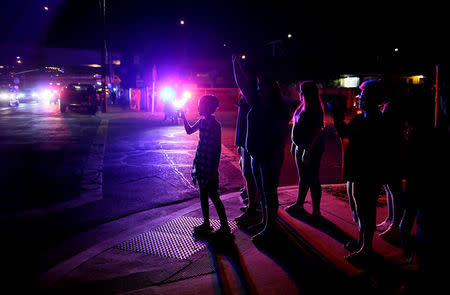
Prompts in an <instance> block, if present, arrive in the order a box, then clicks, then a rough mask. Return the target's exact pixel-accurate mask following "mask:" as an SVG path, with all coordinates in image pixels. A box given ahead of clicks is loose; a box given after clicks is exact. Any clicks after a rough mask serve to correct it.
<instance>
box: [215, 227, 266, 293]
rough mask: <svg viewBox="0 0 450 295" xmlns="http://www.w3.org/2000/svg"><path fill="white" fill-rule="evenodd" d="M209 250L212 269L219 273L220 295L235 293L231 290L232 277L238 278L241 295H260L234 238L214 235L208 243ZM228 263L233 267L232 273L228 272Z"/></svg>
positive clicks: (218, 285)
mask: <svg viewBox="0 0 450 295" xmlns="http://www.w3.org/2000/svg"><path fill="white" fill-rule="evenodd" d="M208 250H209V252H210V258H211V264H212V268H213V269H215V270H216V271H217V283H218V284H217V287H218V288H220V290H217V291H218V294H233V293H235V292H233V290H232V289H230V288H231V284H230V282H231V281H232V276H234V277H235V278H236V282H237V285H238V288H239V291H240V292H239V294H257V293H258V292H257V289H256V285H255V283H254V281H253V278H252V277H251V275H250V272H249V270H248V267H247V265H246V263H245V261H244V259H243V256H242V253H241V251H240V250H239V247H238V246H237V245H236V243H235V241H234V236H232V235H230V236H225V237H223V236H217V235H212V236H211V238H210V239H209V241H208ZM227 261H228V262H229V264H230V265H231V267H232V270H233V272H232V273H230V271H227V267H226V264H227V263H226V262H227Z"/></svg>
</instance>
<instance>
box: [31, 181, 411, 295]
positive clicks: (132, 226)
mask: <svg viewBox="0 0 450 295" xmlns="http://www.w3.org/2000/svg"><path fill="white" fill-rule="evenodd" d="M322 187H323V195H322V205H321V207H322V218H320V219H317V218H316V219H315V218H311V217H308V216H302V217H299V216H291V215H289V214H288V213H286V211H285V208H286V207H287V206H288V205H290V204H292V203H293V202H295V200H296V197H297V187H282V188H279V199H280V210H279V216H278V220H277V221H278V224H279V227H280V230H279V234H277V236H276V242H274V243H273V244H272V243H271V244H269V245H263V246H261V245H259V246H258V247H256V246H255V245H254V244H253V243H252V241H251V235H250V234H249V233H247V232H245V231H243V230H241V229H238V228H237V227H236V226H235V223H234V221H233V220H234V218H235V217H237V216H239V215H240V214H241V211H240V210H239V208H240V207H241V206H242V202H241V198H240V196H239V193H237V192H235V193H230V194H227V195H224V196H222V200H223V202H224V205H225V207H226V210H227V214H228V219H229V222H230V225H231V227H232V228H233V229H234V231H233V233H234V236H235V239H234V241H228V242H221V243H220V244H214V243H212V244H206V243H202V242H198V241H194V239H193V238H192V234H191V230H192V226H194V225H196V224H199V223H201V216H202V215H201V210H200V202H199V200H197V199H196V200H192V202H189V203H187V204H177V205H173V206H170V207H167V208H162V209H160V210H161V211H160V212H158V213H155V212H143V213H140V214H137V215H134V216H129V217H127V220H122V221H117V222H115V223H111V224H107V225H104V226H102V227H103V228H102V229H97V231H99V232H101V233H97V234H95V233H92V234H91V235H89V233H84V234H82V235H80V236H79V237H76V238H75V239H74V240H72V241H71V243H76V242H77V241H76V239H83V238H86V237H91V238H92V236H97V237H98V236H99V235H101V234H103V235H105V233H107V232H108V231H110V230H111V228H113V227H115V230H114V232H116V233H117V230H116V229H117V227H118V226H120V227H122V230H121V231H120V234H116V235H115V236H110V237H108V238H105V239H103V240H99V241H98V243H96V244H95V246H93V247H90V248H88V249H85V251H83V252H81V253H78V254H77V255H75V256H73V257H72V258H70V259H67V260H66V261H65V262H63V263H60V264H59V265H57V266H55V267H53V268H52V269H50V270H49V271H48V272H46V273H45V274H43V275H41V276H40V277H39V279H38V280H37V282H36V284H35V287H36V289H37V290H39V291H40V292H41V293H43V294H310V293H315V294H317V293H319V294H321V291H323V292H325V291H331V290H333V291H339V290H340V291H345V292H348V293H352V292H353V291H354V292H360V291H361V290H364V291H367V290H369V291H371V292H375V293H377V294H379V293H381V294H384V293H390V294H403V292H404V290H405V285H407V283H408V282H409V281H410V280H413V279H414V276H415V273H416V265H415V264H407V263H405V262H406V261H405V259H404V258H403V256H402V251H401V249H400V248H399V246H398V245H397V246H396V245H394V244H391V243H388V242H386V241H384V240H382V239H380V238H379V237H378V233H376V234H375V239H374V247H375V252H376V263H374V264H371V265H363V266H354V265H351V264H350V263H349V262H347V261H346V260H345V259H344V256H345V255H347V254H348V252H347V251H346V250H345V249H344V247H343V245H344V244H345V243H346V242H348V241H349V240H351V239H356V238H357V228H356V225H355V224H354V223H353V221H352V217H351V213H350V209H349V207H348V204H347V200H346V198H345V185H323V186H322ZM307 201H308V202H307V203H306V205H305V208H306V210H307V211H308V212H311V206H310V197H309V196H308V197H307ZM210 208H211V210H210V213H211V219H213V226H214V227H215V228H217V227H218V226H219V225H218V220H217V219H218V218H217V215H216V212H215V210H214V208H213V207H212V206H211V207H210ZM385 215H386V206H385V205H384V202H383V199H381V200H380V201H379V206H378V214H377V216H378V218H377V219H378V221H381V220H382V219H383V218H384V217H385ZM111 232H112V230H111ZM105 236H107V235H105ZM66 246H67V247H69V246H70V245H66Z"/></svg>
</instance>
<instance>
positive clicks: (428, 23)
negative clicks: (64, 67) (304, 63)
mask: <svg viewBox="0 0 450 295" xmlns="http://www.w3.org/2000/svg"><path fill="white" fill-rule="evenodd" d="M2 2H5V5H2V6H3V7H5V9H3V7H2V12H1V14H2V15H1V25H2V28H5V34H4V35H3V36H2V38H1V42H2V43H21V44H23V43H25V44H30V46H33V45H40V46H42V45H43V46H49V47H69V48H92V49H96V48H100V46H101V40H102V26H101V24H102V18H101V10H100V7H99V1H98V0H59V1H58V0H46V1H44V0H36V1H35V0H33V1H32V0H16V1H2ZM335 2H341V1H335ZM344 2H345V4H344ZM393 3H395V6H394V4H393ZM106 5H107V31H108V40H109V48H110V49H111V50H117V51H120V52H133V53H139V54H147V55H150V56H156V57H157V56H163V55H165V56H167V55H172V56H174V55H176V54H179V53H180V48H181V47H183V48H185V50H186V52H187V54H188V55H189V56H191V57H202V56H204V57H213V58H229V57H230V55H231V53H233V52H235V53H246V54H248V55H250V56H251V55H256V54H259V53H260V52H262V51H264V50H266V51H268V50H269V47H268V46H264V44H267V43H268V42H270V41H273V40H283V41H284V42H285V43H284V44H285V47H286V48H287V49H286V51H287V54H290V55H293V56H294V55H295V56H296V57H300V58H301V59H303V60H314V61H316V62H317V63H327V64H330V65H343V64H355V65H356V64H360V63H361V61H370V60H375V59H376V58H377V57H379V56H385V57H390V56H393V55H396V54H397V55H402V56H403V57H407V58H408V59H410V60H414V61H417V62H418V63H420V62H421V61H426V62H431V63H433V62H437V61H439V60H440V59H442V58H445V57H446V53H447V52H448V49H449V46H448V44H447V43H448V42H446V38H447V35H448V33H447V31H448V27H449V25H448V24H447V23H446V17H447V16H446V13H445V11H446V9H444V8H443V7H442V4H441V5H435V4H434V3H432V2H430V1H427V2H426V3H417V2H411V1H408V2H406V1H405V2H400V3H399V1H389V2H380V1H378V2H373V3H369V4H367V3H366V4H358V5H356V4H350V3H348V2H347V1H342V3H334V4H329V3H326V2H323V1H309V2H308V1H285V0H277V1H235V0H230V1H220V2H219V1H138V0H127V1H119V0H107V1H106ZM44 6H47V7H49V10H44V9H43V7H44ZM181 19H183V20H185V22H186V24H185V25H184V26H181V25H180V24H179V21H180V20H181ZM288 33H291V34H292V36H293V38H292V39H290V40H288V39H287V34H288ZM224 44H225V45H226V46H224ZM395 48H398V50H399V51H398V52H395V51H394V49H395Z"/></svg>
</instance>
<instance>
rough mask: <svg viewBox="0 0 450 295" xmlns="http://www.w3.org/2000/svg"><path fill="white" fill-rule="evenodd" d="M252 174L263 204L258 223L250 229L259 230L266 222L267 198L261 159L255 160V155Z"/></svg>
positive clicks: (252, 161) (252, 159)
mask: <svg viewBox="0 0 450 295" xmlns="http://www.w3.org/2000/svg"><path fill="white" fill-rule="evenodd" d="M250 161H251V168H252V175H253V179H254V182H255V186H256V188H257V190H258V192H259V197H260V198H259V202H260V204H261V209H262V216H261V219H260V220H259V222H258V223H256V224H255V225H252V226H250V227H249V229H250V230H256V231H259V230H260V229H261V228H262V227H263V226H264V224H265V222H266V217H267V210H266V198H265V195H264V190H263V184H262V177H261V167H260V166H261V164H260V162H259V161H257V160H255V159H254V158H253V157H250Z"/></svg>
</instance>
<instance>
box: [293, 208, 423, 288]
mask: <svg viewBox="0 0 450 295" xmlns="http://www.w3.org/2000/svg"><path fill="white" fill-rule="evenodd" d="M289 215H290V216H292V217H294V218H295V219H297V220H299V221H302V222H304V223H306V224H308V225H310V226H312V227H314V228H316V229H318V230H320V231H321V232H323V233H325V234H327V235H328V236H330V237H332V238H333V239H335V240H336V241H338V242H340V243H342V245H345V244H346V243H347V242H350V241H355V239H354V238H353V237H352V236H351V235H349V234H348V233H346V232H345V231H344V230H342V229H341V228H340V227H339V226H337V225H336V224H334V223H333V222H331V221H330V220H328V219H326V218H324V217H323V216H314V215H312V214H309V213H308V212H306V211H304V212H296V213H290V214H289ZM349 262H350V263H351V264H353V265H354V266H356V267H357V268H360V269H362V270H363V271H364V274H363V277H364V278H365V279H363V280H361V282H362V281H364V280H366V283H369V284H372V283H370V282H369V281H372V282H373V281H376V282H377V283H376V289H377V291H380V290H383V292H384V291H388V290H392V289H395V288H397V287H398V286H404V285H408V284H410V283H411V282H413V281H414V278H415V277H416V275H417V274H416V271H415V269H414V267H411V268H407V267H406V268H405V267H404V266H405V264H397V263H394V262H393V261H391V260H390V259H388V258H387V257H384V256H383V255H381V254H378V253H375V252H374V253H373V254H372V255H371V256H369V257H368V258H367V259H364V260H361V261H349ZM405 263H406V260H405ZM372 287H373V286H372Z"/></svg>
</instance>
